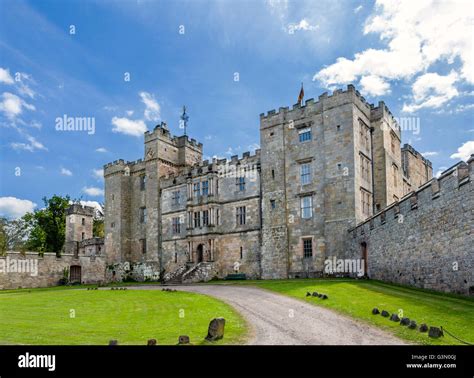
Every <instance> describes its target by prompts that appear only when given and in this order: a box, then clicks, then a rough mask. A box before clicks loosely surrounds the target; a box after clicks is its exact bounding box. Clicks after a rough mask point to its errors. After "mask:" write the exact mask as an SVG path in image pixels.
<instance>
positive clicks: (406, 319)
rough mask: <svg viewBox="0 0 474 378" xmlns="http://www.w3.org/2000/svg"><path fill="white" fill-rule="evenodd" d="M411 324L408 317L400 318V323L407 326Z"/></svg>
mask: <svg viewBox="0 0 474 378" xmlns="http://www.w3.org/2000/svg"><path fill="white" fill-rule="evenodd" d="M409 324H410V319H408V318H402V320H400V325H403V326H407V325H409Z"/></svg>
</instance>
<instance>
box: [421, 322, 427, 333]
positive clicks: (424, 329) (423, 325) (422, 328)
mask: <svg viewBox="0 0 474 378" xmlns="http://www.w3.org/2000/svg"><path fill="white" fill-rule="evenodd" d="M426 331H428V326H427V325H426V324H425V323H423V324H421V325H420V332H426Z"/></svg>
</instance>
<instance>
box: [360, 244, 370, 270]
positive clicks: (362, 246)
mask: <svg viewBox="0 0 474 378" xmlns="http://www.w3.org/2000/svg"><path fill="white" fill-rule="evenodd" d="M360 250H361V258H362V259H363V260H364V275H365V276H366V277H368V276H369V272H368V271H367V267H368V261H367V257H368V256H367V243H366V242H362V243H360Z"/></svg>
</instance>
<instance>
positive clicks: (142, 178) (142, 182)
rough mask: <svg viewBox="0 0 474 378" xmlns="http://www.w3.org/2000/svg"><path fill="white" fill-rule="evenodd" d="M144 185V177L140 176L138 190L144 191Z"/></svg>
mask: <svg viewBox="0 0 474 378" xmlns="http://www.w3.org/2000/svg"><path fill="white" fill-rule="evenodd" d="M145 185H146V176H145V175H141V176H140V190H145Z"/></svg>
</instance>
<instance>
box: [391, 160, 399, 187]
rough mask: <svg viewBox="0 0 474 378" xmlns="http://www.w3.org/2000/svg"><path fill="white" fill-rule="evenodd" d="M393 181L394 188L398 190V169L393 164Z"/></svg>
mask: <svg viewBox="0 0 474 378" xmlns="http://www.w3.org/2000/svg"><path fill="white" fill-rule="evenodd" d="M392 179H393V186H394V187H395V188H396V187H397V185H398V167H397V166H396V165H395V164H392Z"/></svg>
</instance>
